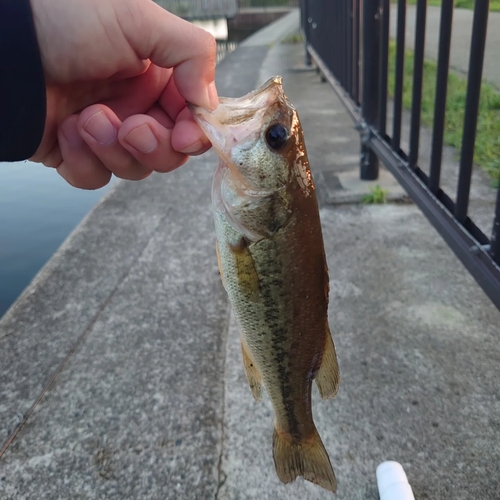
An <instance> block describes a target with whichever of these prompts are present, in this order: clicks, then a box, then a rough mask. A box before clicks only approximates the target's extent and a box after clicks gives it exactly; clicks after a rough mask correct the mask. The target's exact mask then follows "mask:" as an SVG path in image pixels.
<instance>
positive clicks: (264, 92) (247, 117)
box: [188, 76, 287, 179]
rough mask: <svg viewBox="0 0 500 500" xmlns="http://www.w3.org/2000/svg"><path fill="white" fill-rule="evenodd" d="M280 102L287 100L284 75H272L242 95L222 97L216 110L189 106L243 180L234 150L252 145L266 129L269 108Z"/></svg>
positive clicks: (222, 157) (223, 159)
mask: <svg viewBox="0 0 500 500" xmlns="http://www.w3.org/2000/svg"><path fill="white" fill-rule="evenodd" d="M277 101H286V102H287V99H286V97H285V94H284V92H283V79H282V78H281V76H274V77H272V78H270V79H269V80H267V81H266V82H265V83H264V84H262V85H261V86H260V87H259V88H257V89H255V90H253V91H252V92H249V93H248V94H246V95H244V96H242V97H236V98H230V97H222V98H220V100H219V103H220V104H219V106H218V107H217V108H216V109H214V110H213V111H208V110H207V109H205V108H202V107H200V106H195V105H193V104H188V108H189V110H190V111H191V113H192V115H193V117H194V119H195V121H196V122H197V123H198V125H199V126H200V128H201V129H202V130H203V132H204V133H205V135H206V136H207V138H208V140H209V141H210V142H211V143H212V146H213V147H214V149H215V151H216V152H217V154H218V155H219V156H220V158H221V159H222V161H223V162H224V163H225V164H226V165H227V166H228V167H229V168H230V169H231V171H232V172H233V173H235V174H237V177H238V178H240V179H241V175H240V174H239V173H238V172H237V170H238V169H237V168H236V166H235V165H234V163H233V162H232V160H231V150H232V148H233V147H234V146H236V145H238V146H240V147H241V148H243V149H244V148H245V144H246V143H248V145H249V146H251V144H252V143H253V141H255V140H256V139H257V138H258V137H259V135H260V134H261V132H262V127H263V125H264V120H265V117H266V114H267V113H268V110H269V108H270V107H271V106H272V105H273V104H274V103H276V102H277Z"/></svg>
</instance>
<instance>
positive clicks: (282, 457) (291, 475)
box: [273, 429, 337, 493]
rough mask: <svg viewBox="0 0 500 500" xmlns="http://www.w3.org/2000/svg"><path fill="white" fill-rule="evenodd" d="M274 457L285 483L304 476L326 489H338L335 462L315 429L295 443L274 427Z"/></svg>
mask: <svg viewBox="0 0 500 500" xmlns="http://www.w3.org/2000/svg"><path fill="white" fill-rule="evenodd" d="M273 458H274V465H275V467H276V473H277V474H278V477H279V478H280V480H281V482H283V483H285V484H286V483H289V482H291V481H294V480H295V479H296V478H297V476H302V477H303V478H304V479H307V480H308V481H311V482H312V483H315V484H319V485H320V486H321V487H323V488H325V489H327V490H330V491H333V492H334V493H335V492H336V491H337V480H336V479H335V473H334V472H333V468H332V464H331V463H330V459H329V458H328V453H327V452H326V450H325V447H324V446H323V443H322V441H321V438H320V437H319V434H318V432H317V431H316V430H314V435H313V436H311V437H309V438H307V439H304V440H303V441H300V442H297V443H295V442H292V441H291V440H290V439H289V438H288V436H287V435H283V434H280V433H279V432H277V431H276V429H275V430H274V435H273Z"/></svg>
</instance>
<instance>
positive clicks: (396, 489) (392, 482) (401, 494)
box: [377, 461, 415, 500]
mask: <svg viewBox="0 0 500 500" xmlns="http://www.w3.org/2000/svg"><path fill="white" fill-rule="evenodd" d="M377 486H378V493H379V495H380V500H415V497H414V496H413V491H412V489H411V486H410V484H409V483H408V478H407V477H406V473H405V471H404V469H403V466H402V465H401V464H399V463H398V462H393V461H387V462H382V463H381V464H380V465H379V466H378V467H377Z"/></svg>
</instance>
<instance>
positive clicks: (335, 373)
mask: <svg viewBox="0 0 500 500" xmlns="http://www.w3.org/2000/svg"><path fill="white" fill-rule="evenodd" d="M339 384H340V371H339V364H338V361H337V354H336V352H335V346H334V345H333V340H332V334H331V333H330V329H329V328H328V327H327V332H326V341H325V350H324V352H323V359H322V361H321V366H320V368H319V370H318V373H317V374H316V385H317V386H318V389H319V394H320V396H321V398H322V399H331V398H333V397H335V396H336V395H337V392H338V391H339Z"/></svg>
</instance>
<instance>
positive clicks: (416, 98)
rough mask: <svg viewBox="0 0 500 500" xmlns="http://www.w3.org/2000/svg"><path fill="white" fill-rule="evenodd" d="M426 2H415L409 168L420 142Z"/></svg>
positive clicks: (424, 0) (412, 165) (415, 163)
mask: <svg viewBox="0 0 500 500" xmlns="http://www.w3.org/2000/svg"><path fill="white" fill-rule="evenodd" d="M426 17H427V0H417V22H416V25H415V53H414V65H413V95H412V102H411V124H410V154H409V155H408V161H409V164H410V167H411V168H415V167H416V165H417V162H418V148H419V142H420V113H421V107H422V79H423V76H424V49H425V21H426Z"/></svg>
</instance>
